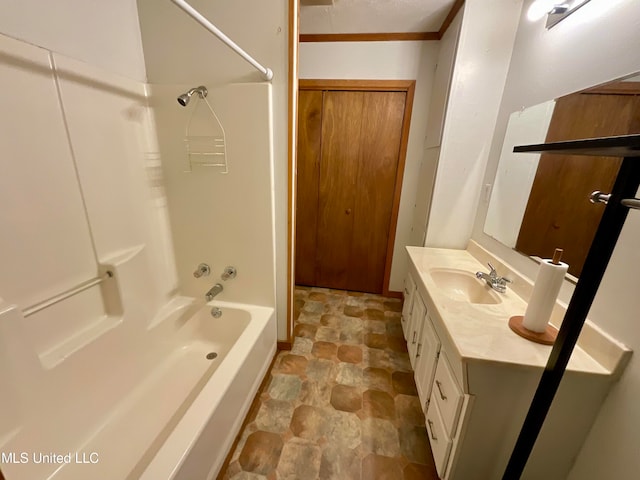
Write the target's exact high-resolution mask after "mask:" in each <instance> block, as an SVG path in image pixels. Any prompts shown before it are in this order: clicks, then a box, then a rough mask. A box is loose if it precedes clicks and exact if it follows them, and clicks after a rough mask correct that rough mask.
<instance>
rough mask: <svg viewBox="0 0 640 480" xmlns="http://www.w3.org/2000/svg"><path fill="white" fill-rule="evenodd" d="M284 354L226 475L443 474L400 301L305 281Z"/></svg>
mask: <svg viewBox="0 0 640 480" xmlns="http://www.w3.org/2000/svg"><path fill="white" fill-rule="evenodd" d="M295 303H296V316H297V321H296V324H295V328H294V335H295V338H294V342H293V348H292V350H291V351H290V352H287V351H284V352H279V353H278V355H277V358H276V360H275V362H274V365H273V368H272V371H271V372H270V373H269V374H268V379H267V380H266V382H265V383H264V384H263V385H264V388H263V391H262V393H260V394H259V397H258V403H257V404H256V406H255V407H256V408H253V409H252V412H251V413H250V414H249V418H248V419H247V423H246V425H245V428H244V429H243V431H242V432H241V434H240V437H239V441H238V444H237V446H236V448H235V450H234V452H233V454H232V456H231V461H230V463H229V465H228V468H227V469H226V471H224V472H223V473H221V475H220V476H219V478H221V479H224V480H382V479H384V480H396V479H397V480H431V479H434V480H435V479H437V478H438V477H437V474H436V472H435V468H434V465H433V458H432V455H431V451H430V449H429V443H428V440H427V433H426V430H425V426H424V415H423V413H422V410H421V408H420V401H419V400H418V397H417V393H416V387H415V383H414V381H413V372H412V371H411V365H410V362H409V357H408V354H407V350H406V344H405V342H404V339H403V337H402V327H401V324H400V311H401V309H402V303H401V301H400V300H396V299H390V298H385V297H381V296H379V295H372V294H360V293H355V292H344V291H338V290H329V289H323V288H307V287H297V288H296V292H295Z"/></svg>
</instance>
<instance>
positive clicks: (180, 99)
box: [178, 85, 209, 107]
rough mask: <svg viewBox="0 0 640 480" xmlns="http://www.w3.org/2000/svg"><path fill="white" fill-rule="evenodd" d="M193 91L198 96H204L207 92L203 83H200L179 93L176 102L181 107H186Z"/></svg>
mask: <svg viewBox="0 0 640 480" xmlns="http://www.w3.org/2000/svg"><path fill="white" fill-rule="evenodd" d="M194 93H197V94H198V96H199V97H200V98H204V97H206V96H207V93H209V92H208V91H207V87H205V86H204V85H200V86H199V87H195V88H192V89H191V90H189V91H188V92H186V93H183V94H182V95H180V96H179V97H178V103H179V104H180V105H182V106H183V107H186V106H187V104H188V103H189V100H191V97H192V96H193V94H194Z"/></svg>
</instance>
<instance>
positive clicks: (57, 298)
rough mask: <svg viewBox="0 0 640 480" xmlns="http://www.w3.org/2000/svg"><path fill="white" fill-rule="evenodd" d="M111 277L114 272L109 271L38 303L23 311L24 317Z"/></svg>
mask: <svg viewBox="0 0 640 480" xmlns="http://www.w3.org/2000/svg"><path fill="white" fill-rule="evenodd" d="M111 277H113V272H112V271H110V270H108V271H106V272H105V273H104V274H103V275H100V276H99V277H96V278H93V279H91V280H87V281H86V282H82V283H81V284H80V285H78V286H77V287H74V288H71V289H69V290H65V291H64V292H62V293H59V294H58V295H55V296H53V297H51V298H48V299H46V300H43V301H42V302H38V303H36V304H34V305H31V306H30V307H28V308H25V309H24V310H23V311H22V316H23V317H28V316H30V315H33V314H34V313H37V312H39V311H40V310H44V309H45V308H47V307H50V306H51V305H55V304H56V303H58V302H61V301H62V300H65V299H67V298H69V297H72V296H74V295H76V294H78V293H80V292H83V291H85V290H87V289H88V288H91V287H94V286H96V285H98V284H100V283H102V282H104V281H105V280H106V279H108V278H111Z"/></svg>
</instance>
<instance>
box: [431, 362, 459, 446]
mask: <svg viewBox="0 0 640 480" xmlns="http://www.w3.org/2000/svg"><path fill="white" fill-rule="evenodd" d="M431 395H432V396H433V397H435V399H436V402H437V403H438V408H439V410H440V413H441V414H442V421H443V422H444V425H445V427H446V429H447V433H448V434H449V435H450V436H451V437H453V436H455V433H456V426H457V422H458V416H459V415H460V408H461V407H462V400H463V395H462V390H461V389H460V387H459V386H458V383H457V382H456V379H455V377H454V376H453V371H452V370H451V367H450V366H449V362H448V360H447V356H446V355H445V353H444V351H441V352H440V358H439V359H438V366H437V367H436V374H435V377H434V381H433V390H432V394H431Z"/></svg>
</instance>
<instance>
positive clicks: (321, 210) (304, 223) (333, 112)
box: [296, 90, 407, 293]
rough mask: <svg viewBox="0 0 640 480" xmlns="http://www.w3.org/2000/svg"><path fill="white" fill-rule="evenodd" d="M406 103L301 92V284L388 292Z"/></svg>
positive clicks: (402, 95) (376, 95)
mask: <svg viewBox="0 0 640 480" xmlns="http://www.w3.org/2000/svg"><path fill="white" fill-rule="evenodd" d="M406 97H407V93H406V92H397V91H391V92H378V91H332V90H331V91H330V90H325V91H322V92H320V91H313V90H301V91H300V97H299V126H298V132H299V133H298V171H297V191H298V200H297V206H296V283H298V284H302V285H313V286H322V287H329V288H336V289H345V290H355V291H361V292H374V293H381V292H382V291H383V285H384V281H385V270H386V264H387V251H388V245H389V239H390V232H391V229H392V221H393V206H394V200H395V198H394V195H395V194H396V184H397V179H398V167H399V159H400V151H401V144H402V138H403V124H404V115H405V103H406ZM319 125H320V127H319ZM318 136H319V137H318ZM314 202H315V208H314ZM314 234H315V237H314Z"/></svg>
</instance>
